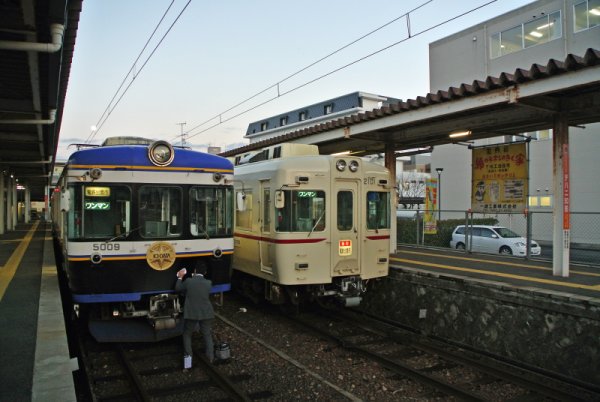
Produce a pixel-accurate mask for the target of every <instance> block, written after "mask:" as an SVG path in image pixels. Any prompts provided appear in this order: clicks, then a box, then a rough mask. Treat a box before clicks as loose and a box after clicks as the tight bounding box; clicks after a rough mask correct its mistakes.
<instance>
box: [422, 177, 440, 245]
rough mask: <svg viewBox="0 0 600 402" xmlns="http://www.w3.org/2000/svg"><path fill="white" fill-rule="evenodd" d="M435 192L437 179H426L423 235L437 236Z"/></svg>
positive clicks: (436, 195)
mask: <svg viewBox="0 0 600 402" xmlns="http://www.w3.org/2000/svg"><path fill="white" fill-rule="evenodd" d="M437 192H438V181H437V179H427V180H426V181H425V216H424V217H423V218H424V224H425V228H424V233H425V234H437V219H436V218H437V197H438V194H437Z"/></svg>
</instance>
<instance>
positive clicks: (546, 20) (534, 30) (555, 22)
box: [490, 0, 600, 59]
mask: <svg viewBox="0 0 600 402" xmlns="http://www.w3.org/2000/svg"><path fill="white" fill-rule="evenodd" d="M591 1H592V0H591ZM593 1H598V2H600V0H593ZM561 21H562V19H561V14H560V11H555V12H552V13H550V14H548V15H545V16H543V17H540V18H536V19H533V20H531V21H527V22H525V23H523V24H521V25H518V26H516V27H513V28H510V29H507V30H505V31H502V32H498V33H495V34H493V35H492V36H491V37H490V56H491V58H492V59H495V58H497V57H500V56H504V55H506V54H510V53H514V52H518V51H519V50H522V49H525V48H528V47H531V46H535V45H539V44H542V43H546V42H549V41H551V40H554V39H558V38H560V37H562V22H561Z"/></svg>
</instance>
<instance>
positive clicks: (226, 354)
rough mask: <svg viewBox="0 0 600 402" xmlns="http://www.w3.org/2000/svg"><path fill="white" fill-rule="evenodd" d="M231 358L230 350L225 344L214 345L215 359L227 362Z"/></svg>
mask: <svg viewBox="0 0 600 402" xmlns="http://www.w3.org/2000/svg"><path fill="white" fill-rule="evenodd" d="M230 357H231V350H230V349H229V344H228V343H227V342H219V343H218V344H216V345H215V358H217V359H219V360H227V359H229V358H230Z"/></svg>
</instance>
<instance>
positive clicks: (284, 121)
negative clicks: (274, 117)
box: [279, 116, 288, 126]
mask: <svg viewBox="0 0 600 402" xmlns="http://www.w3.org/2000/svg"><path fill="white" fill-rule="evenodd" d="M287 123H288V118H287V116H284V117H282V118H280V119H279V125H280V126H285V125H286V124H287Z"/></svg>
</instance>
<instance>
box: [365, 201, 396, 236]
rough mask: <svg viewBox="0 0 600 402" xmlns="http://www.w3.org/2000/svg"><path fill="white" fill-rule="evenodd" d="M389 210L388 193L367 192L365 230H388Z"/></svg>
mask: <svg viewBox="0 0 600 402" xmlns="http://www.w3.org/2000/svg"><path fill="white" fill-rule="evenodd" d="M390 209H391V207H390V193H387V192H383V191H369V192H368V193H367V229H371V230H377V229H389V228H390V222H391V220H390Z"/></svg>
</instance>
